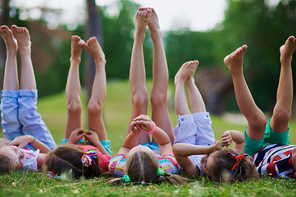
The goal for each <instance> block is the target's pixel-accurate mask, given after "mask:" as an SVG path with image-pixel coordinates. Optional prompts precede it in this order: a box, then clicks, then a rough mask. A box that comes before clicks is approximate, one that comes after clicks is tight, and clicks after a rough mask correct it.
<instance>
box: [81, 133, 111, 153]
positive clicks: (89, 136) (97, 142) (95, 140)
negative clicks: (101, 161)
mask: <svg viewBox="0 0 296 197" xmlns="http://www.w3.org/2000/svg"><path fill="white" fill-rule="evenodd" d="M85 137H86V138H87V139H88V140H89V141H90V142H91V143H93V145H94V146H95V147H96V148H97V149H98V150H99V151H101V153H103V154H104V155H110V154H109V153H108V152H107V151H106V149H105V148H104V147H103V145H102V144H101V142H100V139H99V136H98V134H97V133H96V132H94V131H91V130H88V131H87V132H85Z"/></svg>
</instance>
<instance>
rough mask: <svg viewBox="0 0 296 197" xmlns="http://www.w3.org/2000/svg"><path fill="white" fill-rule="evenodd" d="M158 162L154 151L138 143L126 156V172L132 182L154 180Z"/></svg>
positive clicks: (158, 166) (158, 165)
mask: <svg viewBox="0 0 296 197" xmlns="http://www.w3.org/2000/svg"><path fill="white" fill-rule="evenodd" d="M158 168H160V163H159V161H158V159H157V156H156V155H155V154H154V152H153V151H152V150H151V149H150V148H148V147H147V146H142V145H138V146H136V147H134V148H132V149H131V150H130V152H129V153H128V154H127V156H126V163H125V170H126V174H128V175H129V177H130V178H131V179H132V181H133V182H142V181H145V182H146V183H150V182H155V180H156V179H157V178H158V177H157V175H156V172H157V169H158Z"/></svg>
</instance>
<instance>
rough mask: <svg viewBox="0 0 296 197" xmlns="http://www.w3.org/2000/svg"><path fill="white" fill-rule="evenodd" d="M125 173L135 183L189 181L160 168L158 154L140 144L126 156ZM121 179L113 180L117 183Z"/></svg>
mask: <svg viewBox="0 0 296 197" xmlns="http://www.w3.org/2000/svg"><path fill="white" fill-rule="evenodd" d="M125 173H126V174H127V175H128V176H129V177H130V179H131V181H132V182H134V183H141V184H143V183H144V184H147V183H158V182H161V181H165V180H168V181H169V182H171V183H173V184H181V183H184V182H186V181H187V179H185V178H182V177H180V176H178V175H173V174H170V173H167V172H165V171H164V170H162V169H161V168H160V163H159V161H158V158H157V156H156V154H155V153H154V152H153V151H152V150H151V149H150V148H148V147H147V146H142V145H138V146H136V147H134V148H132V149H131V150H130V152H129V153H128V154H127V156H126V163H125ZM116 181H119V182H120V181H121V179H116V180H111V181H110V182H109V183H116Z"/></svg>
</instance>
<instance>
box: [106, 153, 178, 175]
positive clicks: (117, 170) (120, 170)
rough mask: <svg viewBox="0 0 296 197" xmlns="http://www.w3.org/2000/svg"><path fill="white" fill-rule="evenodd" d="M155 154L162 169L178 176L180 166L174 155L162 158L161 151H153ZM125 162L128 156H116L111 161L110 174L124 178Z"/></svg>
mask: <svg viewBox="0 0 296 197" xmlns="http://www.w3.org/2000/svg"><path fill="white" fill-rule="evenodd" d="M153 152H154V153H155V154H156V155H157V158H158V161H159V163H160V166H161V168H162V169H164V171H166V172H168V173H171V174H178V172H179V170H180V166H179V164H178V162H177V161H176V159H175V157H174V156H173V155H169V154H167V155H164V156H161V155H160V153H159V151H154V150H153ZM125 162H126V155H124V154H117V155H114V156H113V157H112V158H111V160H110V161H109V170H110V172H111V173H112V174H113V175H114V176H117V177H122V176H124V168H125Z"/></svg>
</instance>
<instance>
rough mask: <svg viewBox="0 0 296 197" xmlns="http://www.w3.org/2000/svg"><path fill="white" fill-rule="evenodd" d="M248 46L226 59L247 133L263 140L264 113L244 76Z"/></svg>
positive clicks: (253, 137)
mask: <svg viewBox="0 0 296 197" xmlns="http://www.w3.org/2000/svg"><path fill="white" fill-rule="evenodd" d="M246 50H247V46H246V45H243V46H241V47H239V48H238V49H236V50H235V51H234V52H232V53H231V54H230V55H228V56H226V57H225V58H224V63H225V64H226V65H227V66H228V68H229V70H230V73H231V75H232V80H233V85H234V91H235V96H236V101H237V104H238V107H239V109H240V111H241V112H242V113H243V115H244V116H245V117H246V119H247V121H248V128H247V130H246V133H247V135H248V137H249V138H251V139H254V140H260V139H262V137H263V135H264V131H265V126H266V119H265V116H264V114H263V112H262V111H261V110H260V109H259V108H258V107H257V105H256V103H255V101H254V99H253V97H252V94H251V92H250V90H249V88H248V85H247V83H246V80H245V77H244V74H243V66H242V65H243V57H244V53H245V52H246Z"/></svg>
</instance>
